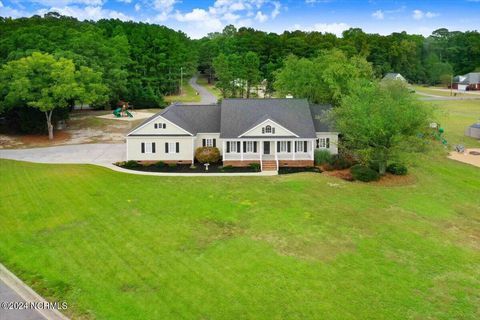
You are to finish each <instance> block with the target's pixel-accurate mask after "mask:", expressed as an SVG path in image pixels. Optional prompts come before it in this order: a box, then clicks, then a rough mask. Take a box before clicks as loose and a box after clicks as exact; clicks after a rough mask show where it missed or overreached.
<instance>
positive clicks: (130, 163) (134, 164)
mask: <svg viewBox="0 0 480 320" xmlns="http://www.w3.org/2000/svg"><path fill="white" fill-rule="evenodd" d="M123 166H124V167H125V168H127V169H131V168H138V167H141V166H142V165H141V164H140V163H138V161H135V160H129V161H127V162H125V164H124V165H123Z"/></svg>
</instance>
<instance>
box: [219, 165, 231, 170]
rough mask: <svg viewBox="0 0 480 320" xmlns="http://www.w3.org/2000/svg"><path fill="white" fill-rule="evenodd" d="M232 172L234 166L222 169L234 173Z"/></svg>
mask: <svg viewBox="0 0 480 320" xmlns="http://www.w3.org/2000/svg"><path fill="white" fill-rule="evenodd" d="M232 170H233V166H230V165H228V166H223V167H222V171H232Z"/></svg>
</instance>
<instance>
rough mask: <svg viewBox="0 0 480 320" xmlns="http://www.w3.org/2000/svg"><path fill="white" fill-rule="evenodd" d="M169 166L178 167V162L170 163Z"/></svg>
mask: <svg viewBox="0 0 480 320" xmlns="http://www.w3.org/2000/svg"><path fill="white" fill-rule="evenodd" d="M168 166H169V167H170V168H176V167H177V164H176V163H169V164H168Z"/></svg>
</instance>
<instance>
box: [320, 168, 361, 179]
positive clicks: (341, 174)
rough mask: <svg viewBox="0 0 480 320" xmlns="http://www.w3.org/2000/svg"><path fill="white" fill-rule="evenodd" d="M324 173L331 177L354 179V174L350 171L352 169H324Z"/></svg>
mask: <svg viewBox="0 0 480 320" xmlns="http://www.w3.org/2000/svg"><path fill="white" fill-rule="evenodd" d="M322 174H324V175H326V176H329V177H335V178H340V179H343V180H346V181H353V177H352V174H351V173H350V169H344V170H332V171H323V172H322Z"/></svg>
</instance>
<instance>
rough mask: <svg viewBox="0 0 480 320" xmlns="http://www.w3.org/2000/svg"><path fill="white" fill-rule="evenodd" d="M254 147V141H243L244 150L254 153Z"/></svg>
mask: <svg viewBox="0 0 480 320" xmlns="http://www.w3.org/2000/svg"><path fill="white" fill-rule="evenodd" d="M255 149H256V148H255V141H245V150H244V151H245V152H248V153H254V152H255V151H256V150H255Z"/></svg>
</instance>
